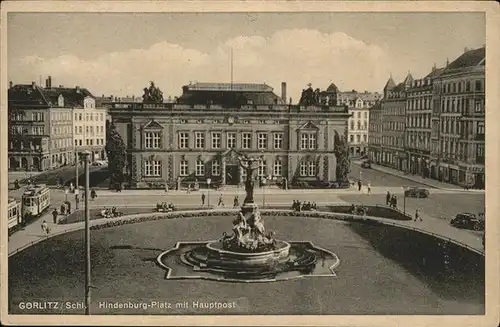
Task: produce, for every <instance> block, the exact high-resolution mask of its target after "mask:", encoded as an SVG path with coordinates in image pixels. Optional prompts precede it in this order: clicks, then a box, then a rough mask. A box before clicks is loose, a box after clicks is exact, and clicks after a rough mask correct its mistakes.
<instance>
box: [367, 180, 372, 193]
mask: <svg viewBox="0 0 500 327" xmlns="http://www.w3.org/2000/svg"><path fill="white" fill-rule="evenodd" d="M366 186H367V187H368V194H370V193H371V192H372V184H371V183H368V185H366Z"/></svg>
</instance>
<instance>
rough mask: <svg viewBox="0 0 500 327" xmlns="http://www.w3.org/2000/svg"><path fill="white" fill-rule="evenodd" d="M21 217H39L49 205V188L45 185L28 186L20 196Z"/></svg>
mask: <svg viewBox="0 0 500 327" xmlns="http://www.w3.org/2000/svg"><path fill="white" fill-rule="evenodd" d="M21 207H22V215H23V218H24V217H26V216H28V217H39V216H41V215H42V214H43V212H44V211H45V210H47V209H48V208H49V207H50V189H49V188H48V187H47V186H46V185H31V186H28V187H27V188H26V189H25V190H24V193H23V196H22V206H21Z"/></svg>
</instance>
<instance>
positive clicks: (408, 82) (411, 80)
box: [403, 73, 413, 84]
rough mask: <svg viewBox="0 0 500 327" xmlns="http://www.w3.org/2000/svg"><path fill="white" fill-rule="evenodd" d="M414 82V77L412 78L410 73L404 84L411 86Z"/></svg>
mask: <svg viewBox="0 0 500 327" xmlns="http://www.w3.org/2000/svg"><path fill="white" fill-rule="evenodd" d="M412 82H413V76H411V74H410V73H408V75H406V78H405V80H404V81H403V83H404V84H411V83H412Z"/></svg>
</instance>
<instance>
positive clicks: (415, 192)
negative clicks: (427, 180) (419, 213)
mask: <svg viewBox="0 0 500 327" xmlns="http://www.w3.org/2000/svg"><path fill="white" fill-rule="evenodd" d="M428 196H429V190H427V189H425V188H422V187H409V188H408V189H406V190H405V197H407V198H427V197H428Z"/></svg>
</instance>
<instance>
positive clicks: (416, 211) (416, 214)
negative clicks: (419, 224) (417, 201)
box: [413, 209, 418, 221]
mask: <svg viewBox="0 0 500 327" xmlns="http://www.w3.org/2000/svg"><path fill="white" fill-rule="evenodd" d="M417 220H418V209H417V210H415V219H413V221H417Z"/></svg>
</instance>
